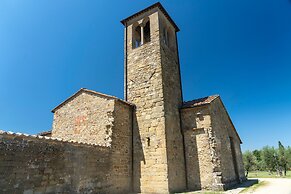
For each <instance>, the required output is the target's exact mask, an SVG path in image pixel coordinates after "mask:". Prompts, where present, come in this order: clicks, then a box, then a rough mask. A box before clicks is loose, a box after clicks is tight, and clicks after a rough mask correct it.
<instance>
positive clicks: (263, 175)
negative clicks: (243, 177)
mask: <svg viewBox="0 0 291 194" xmlns="http://www.w3.org/2000/svg"><path fill="white" fill-rule="evenodd" d="M248 178H291V171H287V175H286V176H281V177H280V176H277V174H276V173H275V172H273V173H272V174H271V173H269V172H267V171H253V172H249V176H248Z"/></svg>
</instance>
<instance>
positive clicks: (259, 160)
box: [253, 150, 264, 170]
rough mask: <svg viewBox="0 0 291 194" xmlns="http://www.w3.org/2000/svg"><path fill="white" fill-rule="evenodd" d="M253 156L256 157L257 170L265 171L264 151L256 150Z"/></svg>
mask: <svg viewBox="0 0 291 194" xmlns="http://www.w3.org/2000/svg"><path fill="white" fill-rule="evenodd" d="M253 155H254V156H255V157H256V170H264V166H263V165H264V163H263V160H262V156H261V155H262V151H261V150H254V151H253Z"/></svg>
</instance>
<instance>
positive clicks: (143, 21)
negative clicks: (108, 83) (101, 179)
mask: <svg viewBox="0 0 291 194" xmlns="http://www.w3.org/2000/svg"><path fill="white" fill-rule="evenodd" d="M122 23H123V24H124V26H125V90H124V91H125V100H127V101H129V102H132V103H134V104H135V105H136V110H135V113H134V126H133V187H134V189H133V190H134V192H145V193H146V192H148V193H168V192H178V191H184V190H185V189H186V182H187V181H186V173H185V163H184V148H183V146H184V145H183V136H182V133H181V126H180V114H179V108H180V107H181V105H182V91H181V82H180V68H179V58H178V51H177V41H176V33H177V32H178V31H179V28H178V27H177V25H176V24H175V23H174V21H173V20H172V19H171V18H170V16H169V14H168V13H167V12H166V10H165V9H164V8H163V7H162V5H161V4H160V3H156V4H154V5H152V6H150V7H148V8H146V9H144V10H142V11H140V12H138V13H136V14H134V15H132V16H130V17H128V18H126V19H125V20H123V21H122Z"/></svg>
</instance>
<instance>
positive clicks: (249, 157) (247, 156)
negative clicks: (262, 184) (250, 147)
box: [243, 151, 256, 177]
mask: <svg viewBox="0 0 291 194" xmlns="http://www.w3.org/2000/svg"><path fill="white" fill-rule="evenodd" d="M243 161H244V166H245V171H246V177H248V174H249V171H250V170H251V169H253V168H254V167H255V165H256V157H255V156H254V155H253V153H252V152H250V151H246V152H245V153H244V154H243Z"/></svg>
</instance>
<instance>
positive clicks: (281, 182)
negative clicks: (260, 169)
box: [253, 178, 291, 194]
mask: <svg viewBox="0 0 291 194" xmlns="http://www.w3.org/2000/svg"><path fill="white" fill-rule="evenodd" d="M259 180H260V181H266V182H267V184H266V185H265V186H262V187H258V189H256V190H255V192H254V193H253V194H291V179H287V178H259Z"/></svg>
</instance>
